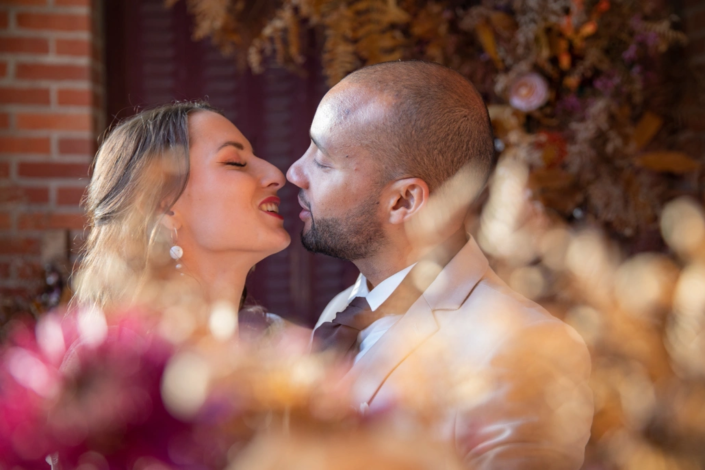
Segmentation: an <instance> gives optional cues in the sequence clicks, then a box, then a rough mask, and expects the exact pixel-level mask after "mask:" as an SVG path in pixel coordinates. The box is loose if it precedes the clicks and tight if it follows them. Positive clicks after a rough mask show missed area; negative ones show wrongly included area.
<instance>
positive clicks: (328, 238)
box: [301, 199, 384, 261]
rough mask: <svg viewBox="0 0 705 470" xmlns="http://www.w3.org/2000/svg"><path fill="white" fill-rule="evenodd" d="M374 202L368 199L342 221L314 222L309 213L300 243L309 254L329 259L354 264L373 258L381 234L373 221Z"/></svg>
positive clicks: (331, 219) (375, 204) (382, 234)
mask: <svg viewBox="0 0 705 470" xmlns="http://www.w3.org/2000/svg"><path fill="white" fill-rule="evenodd" d="M376 212H377V201H376V199H368V200H366V201H364V202H363V203H362V204H360V205H359V206H357V207H356V208H355V210H354V212H352V213H350V214H348V215H347V216H345V217H344V218H341V217H329V218H321V219H314V218H313V213H311V228H310V229H309V231H308V232H304V231H303V230H302V231H301V243H302V244H303V246H304V248H306V249H307V250H308V251H311V252H313V253H321V254H324V255H327V256H332V257H333V258H340V259H344V260H349V261H353V260H358V259H364V258H369V257H370V256H372V255H374V254H375V253H376V252H377V251H378V250H379V247H380V245H381V244H382V240H383V239H384V232H383V231H382V225H381V224H380V223H379V221H377V220H376V219H375V213H376Z"/></svg>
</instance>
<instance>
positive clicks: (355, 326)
mask: <svg viewBox="0 0 705 470" xmlns="http://www.w3.org/2000/svg"><path fill="white" fill-rule="evenodd" d="M379 317H380V314H379V313H378V312H373V311H372V310H371V309H370V305H369V304H368V303H367V299H365V298H364V297H355V298H354V299H353V300H352V302H350V304H349V305H348V306H347V307H346V308H345V310H343V311H342V312H339V313H338V314H336V315H335V318H334V319H333V321H329V322H325V323H322V324H321V326H319V327H318V328H316V331H314V332H313V340H314V343H315V344H317V345H318V348H319V349H320V350H323V351H327V350H331V349H332V350H335V351H337V352H339V353H340V354H343V355H345V356H351V357H355V355H356V354H357V353H358V344H357V336H358V335H359V334H360V332H361V331H362V330H364V329H365V328H367V327H368V326H370V325H371V324H372V323H374V322H375V320H377V319H378V318H379Z"/></svg>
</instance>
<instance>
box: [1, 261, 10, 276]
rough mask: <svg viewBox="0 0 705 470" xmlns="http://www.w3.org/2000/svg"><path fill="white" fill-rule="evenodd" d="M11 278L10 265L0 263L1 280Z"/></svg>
mask: <svg viewBox="0 0 705 470" xmlns="http://www.w3.org/2000/svg"><path fill="white" fill-rule="evenodd" d="M9 277H10V263H2V262H0V279H9Z"/></svg>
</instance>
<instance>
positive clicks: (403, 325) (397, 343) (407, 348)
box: [346, 296, 438, 403]
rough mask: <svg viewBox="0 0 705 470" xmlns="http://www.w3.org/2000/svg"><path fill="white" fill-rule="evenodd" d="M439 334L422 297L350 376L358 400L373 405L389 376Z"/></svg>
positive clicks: (368, 353)
mask: <svg viewBox="0 0 705 470" xmlns="http://www.w3.org/2000/svg"><path fill="white" fill-rule="evenodd" d="M437 330H438V323H437V322H436V318H435V317H434V316H433V311H432V310H431V308H430V307H429V305H428V303H427V302H426V300H425V299H424V298H423V296H422V297H419V298H418V299H417V300H416V302H414V304H413V305H412V306H411V307H410V308H409V310H408V311H407V312H406V314H404V315H403V316H402V317H401V319H400V320H399V321H398V322H397V323H396V324H395V325H394V326H392V327H391V328H390V329H389V331H387V333H386V334H385V335H384V336H382V338H380V340H379V341H378V342H377V343H376V344H375V345H374V346H372V348H370V350H369V351H367V353H366V354H365V355H364V356H362V357H361V358H360V360H359V361H357V363H355V364H354V365H353V366H352V368H351V369H350V371H349V372H348V375H347V377H346V378H347V379H349V380H353V381H354V382H355V387H354V395H355V399H356V400H359V402H360V403H369V402H370V401H372V399H373V398H374V396H375V395H376V394H377V391H378V390H379V388H380V387H381V385H382V384H383V383H384V381H385V380H386V378H387V377H388V376H389V374H390V373H392V371H393V370H394V369H395V368H396V367H397V366H398V365H399V364H400V363H401V362H402V361H403V360H404V359H405V358H406V357H407V356H408V355H409V354H411V353H412V352H413V351H414V350H415V349H416V348H417V347H418V346H419V345H420V344H421V343H423V342H424V341H425V340H426V339H427V338H429V337H430V336H431V335H433V333H435V332H436V331H437Z"/></svg>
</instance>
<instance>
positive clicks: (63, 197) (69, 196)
mask: <svg viewBox="0 0 705 470" xmlns="http://www.w3.org/2000/svg"><path fill="white" fill-rule="evenodd" d="M85 192H86V188H59V189H58V190H57V192H56V203H57V204H59V205H60V206H77V205H79V204H80V203H81V199H83V194H84V193H85Z"/></svg>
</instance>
